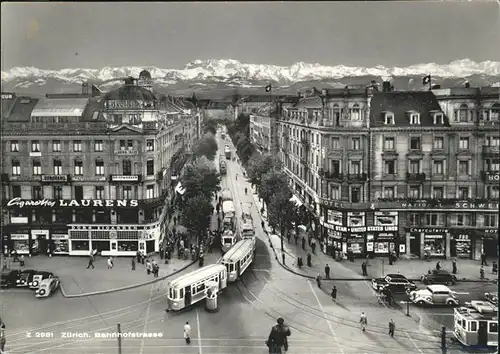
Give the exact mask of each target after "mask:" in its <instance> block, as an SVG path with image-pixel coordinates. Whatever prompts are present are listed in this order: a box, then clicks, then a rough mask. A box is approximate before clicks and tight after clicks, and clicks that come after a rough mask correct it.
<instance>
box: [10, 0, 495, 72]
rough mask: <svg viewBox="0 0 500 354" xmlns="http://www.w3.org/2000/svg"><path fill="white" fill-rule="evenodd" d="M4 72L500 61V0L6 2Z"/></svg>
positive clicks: (397, 64) (396, 64) (405, 64)
mask: <svg viewBox="0 0 500 354" xmlns="http://www.w3.org/2000/svg"><path fill="white" fill-rule="evenodd" d="M1 6H2V8H1V10H2V11H1V52H2V58H1V59H2V61H1V64H2V65H1V66H2V70H8V69H10V68H12V67H16V66H33V67H37V68H41V69H62V68H78V67H80V68H102V67H104V66H143V67H148V66H156V67H159V68H166V69H182V68H183V67H184V65H185V64H187V63H189V62H191V61H193V60H196V59H236V60H239V61H241V62H244V63H252V64H274V65H283V66H288V65H292V64H293V63H296V62H300V61H302V62H307V63H320V64H323V65H340V64H343V65H349V66H375V65H384V66H407V65H411V64H418V63H429V62H435V63H438V64H446V63H449V62H450V61H453V60H457V59H464V58H469V59H472V60H474V61H484V60H495V61H500V50H499V48H500V35H499V33H500V22H499V18H500V16H499V15H500V12H499V10H500V5H499V2H496V1H493V2H481V1H479V2H444V3H443V2H431V1H424V2H419V1H416V2H385V3H381V2H252V3H250V2H248V3H246V2H235V3H228V2H207V3H194V2H193V3H187V2H185V3H168V2H164V3H138V2H135V3H122V2H117V3H106V2H103V3H98V2H91V3H75V2H67V3H53V2H50V3H49V2H44V3H40V2H32V3H30V2H27V3H6V2H2V5H1Z"/></svg>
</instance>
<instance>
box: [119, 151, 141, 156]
mask: <svg viewBox="0 0 500 354" xmlns="http://www.w3.org/2000/svg"><path fill="white" fill-rule="evenodd" d="M115 155H116V156H134V155H139V151H137V150H115Z"/></svg>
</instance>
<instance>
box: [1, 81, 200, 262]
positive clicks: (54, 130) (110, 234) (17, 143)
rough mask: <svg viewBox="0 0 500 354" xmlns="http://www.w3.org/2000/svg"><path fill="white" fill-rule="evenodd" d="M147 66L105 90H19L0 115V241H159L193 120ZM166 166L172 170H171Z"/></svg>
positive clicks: (117, 246) (58, 247)
mask: <svg viewBox="0 0 500 354" xmlns="http://www.w3.org/2000/svg"><path fill="white" fill-rule="evenodd" d="M149 81H150V76H149V73H147V72H146V73H141V76H140V79H139V81H134V80H132V81H130V80H129V81H127V82H126V84H125V85H124V86H122V87H120V88H118V89H117V90H115V91H111V92H109V93H107V94H106V95H104V96H103V97H95V98H91V97H90V98H89V97H87V96H88V95H87V96H85V95H82V97H80V98H64V97H61V98H44V99H41V100H36V99H32V98H29V97H17V98H16V100H15V102H14V103H13V105H12V107H11V108H10V109H9V111H8V112H7V113H6V114H5V115H4V116H2V128H3V134H2V149H3V154H2V166H3V171H2V172H3V173H2V196H3V198H2V199H3V203H4V204H3V210H4V213H3V215H2V218H3V220H2V221H3V225H4V227H3V230H2V231H3V240H2V241H3V251H4V252H8V251H10V250H13V249H15V250H17V252H18V253H19V254H29V255H33V254H37V253H49V254H52V253H54V254H70V255H88V254H89V252H90V250H97V251H99V252H101V254H103V255H134V254H135V253H136V252H137V251H138V250H140V251H144V252H147V253H150V252H154V251H158V248H159V242H160V240H161V235H162V227H163V223H164V220H165V219H166V218H165V216H166V213H167V208H166V207H164V205H165V204H166V201H167V200H168V197H169V196H170V195H172V194H173V185H172V184H171V181H172V180H173V179H175V177H176V176H177V175H178V173H179V170H180V168H181V167H182V165H183V156H184V154H183V152H182V151H183V150H184V149H185V147H186V146H188V143H187V137H191V139H193V138H194V137H195V132H196V124H195V123H194V122H193V118H192V117H191V116H190V115H185V114H182V115H181V116H180V117H179V116H177V117H176V116H175V115H174V116H173V117H168V113H170V112H171V111H174V112H175V111H176V110H177V108H175V107H174V108H173V107H171V105H170V104H169V103H168V100H164V102H159V100H158V99H157V97H156V96H155V95H154V94H153V93H152V90H151V84H150V82H149ZM172 176H173V177H174V178H172Z"/></svg>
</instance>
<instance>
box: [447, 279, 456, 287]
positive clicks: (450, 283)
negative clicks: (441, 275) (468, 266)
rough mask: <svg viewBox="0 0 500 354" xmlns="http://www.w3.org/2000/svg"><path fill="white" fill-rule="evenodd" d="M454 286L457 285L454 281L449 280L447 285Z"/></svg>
mask: <svg viewBox="0 0 500 354" xmlns="http://www.w3.org/2000/svg"><path fill="white" fill-rule="evenodd" d="M453 284H455V283H454V282H453V281H451V280H448V281H447V282H446V285H448V286H451V285H453Z"/></svg>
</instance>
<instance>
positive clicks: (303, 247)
mask: <svg viewBox="0 0 500 354" xmlns="http://www.w3.org/2000/svg"><path fill="white" fill-rule="evenodd" d="M302 249H303V250H304V251H305V250H306V239H305V238H304V237H302Z"/></svg>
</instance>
